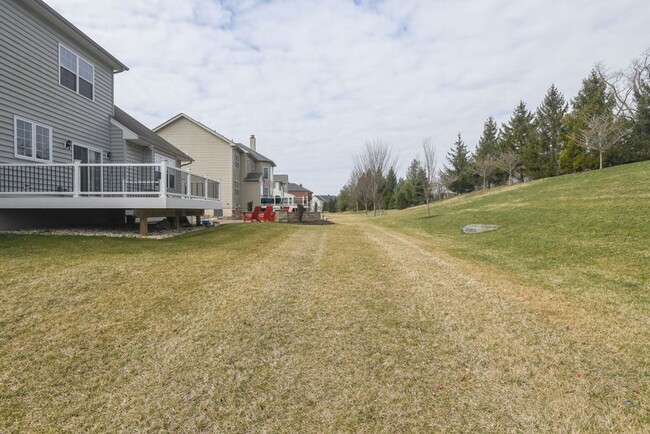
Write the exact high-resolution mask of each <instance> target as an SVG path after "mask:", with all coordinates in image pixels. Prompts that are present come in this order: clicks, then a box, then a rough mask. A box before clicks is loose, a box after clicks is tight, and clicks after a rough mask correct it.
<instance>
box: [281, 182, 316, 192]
mask: <svg viewBox="0 0 650 434" xmlns="http://www.w3.org/2000/svg"><path fill="white" fill-rule="evenodd" d="M287 190H288V191H308V192H309V193H311V190H310V189H308V188H305V187H303V186H302V185H300V184H294V183H293V182H290V183H289V187H288V188H287Z"/></svg>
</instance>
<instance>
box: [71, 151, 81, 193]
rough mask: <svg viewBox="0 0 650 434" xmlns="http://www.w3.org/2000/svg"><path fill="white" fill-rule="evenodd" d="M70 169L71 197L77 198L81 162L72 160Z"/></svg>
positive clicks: (79, 188)
mask: <svg viewBox="0 0 650 434" xmlns="http://www.w3.org/2000/svg"><path fill="white" fill-rule="evenodd" d="M73 164H74V166H73V167H72V197H79V193H80V192H81V160H74V163H73Z"/></svg>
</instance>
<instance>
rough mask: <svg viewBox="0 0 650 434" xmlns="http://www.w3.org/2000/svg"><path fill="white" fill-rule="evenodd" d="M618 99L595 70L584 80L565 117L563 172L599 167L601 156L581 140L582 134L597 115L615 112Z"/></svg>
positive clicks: (562, 155)
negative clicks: (579, 139)
mask: <svg viewBox="0 0 650 434" xmlns="http://www.w3.org/2000/svg"><path fill="white" fill-rule="evenodd" d="M613 108H614V99H613V98H612V96H611V94H610V93H609V92H608V91H607V84H606V83H605V81H604V80H603V79H602V78H601V77H600V76H599V75H598V73H597V72H596V71H595V70H592V71H591V73H590V74H589V76H588V77H587V78H585V79H584V80H582V88H581V89H580V91H578V94H577V95H576V97H575V98H574V99H573V100H572V101H571V112H570V113H569V114H568V115H567V116H566V117H565V121H564V124H565V126H566V129H567V140H566V146H565V147H564V150H563V151H562V154H561V155H560V172H562V173H572V172H578V171H582V170H586V169H595V168H597V167H598V158H597V156H596V155H595V154H594V153H590V152H588V151H587V150H585V149H584V148H583V147H581V146H579V145H578V143H577V140H578V137H579V135H580V133H581V132H582V131H584V129H585V128H586V127H587V120H588V119H590V118H592V117H593V116H598V115H604V114H611V113H612V109H613Z"/></svg>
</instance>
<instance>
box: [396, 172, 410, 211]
mask: <svg viewBox="0 0 650 434" xmlns="http://www.w3.org/2000/svg"><path fill="white" fill-rule="evenodd" d="M412 199H413V185H412V184H411V183H410V182H409V181H405V180H404V179H403V178H400V179H399V181H398V182H397V187H396V188H395V195H394V196H393V204H392V207H393V208H397V209H404V208H407V207H408V206H409V205H410V204H411V202H412Z"/></svg>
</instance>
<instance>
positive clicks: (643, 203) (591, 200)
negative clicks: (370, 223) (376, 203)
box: [375, 162, 650, 310]
mask: <svg viewBox="0 0 650 434" xmlns="http://www.w3.org/2000/svg"><path fill="white" fill-rule="evenodd" d="M426 216H427V210H426V206H420V207H417V208H412V209H407V210H404V211H395V212H391V213H389V214H388V215H386V216H384V217H381V218H378V219H376V220H375V221H376V224H379V225H382V226H385V227H390V228H394V229H398V230H400V231H403V232H405V233H411V234H413V235H416V236H418V237H427V238H428V239H429V240H430V242H431V245H432V246H435V248H436V249H442V250H445V251H447V252H448V253H450V254H452V255H454V256H456V257H461V258H464V259H468V260H471V261H474V262H477V263H482V264H488V265H492V266H494V267H497V268H499V269H501V270H505V271H507V272H509V273H511V274H512V275H513V276H516V277H517V278H518V279H521V280H526V281H529V282H535V283H537V284H542V285H544V286H546V287H547V288H551V289H553V290H556V291H562V292H564V293H567V294H573V295H580V294H582V293H584V294H585V297H586V298H593V297H594V296H595V295H596V294H598V293H602V294H606V295H607V297H606V298H607V299H610V298H611V299H615V300H616V303H619V302H625V303H630V304H634V305H636V307H639V308H642V309H644V310H647V308H648V301H649V294H650V287H649V283H648V280H649V277H650V162H643V163H637V164H630V165H625V166H618V167H613V168H609V169H605V170H601V171H592V172H585V173H579V174H573V175H567V176H560V177H555V178H548V179H543V180H539V181H534V182H530V183H525V184H520V185H515V186H512V187H502V188H498V189H494V190H488V191H485V192H477V193H473V194H469V195H466V196H462V197H456V198H453V199H449V200H446V201H443V202H438V203H436V204H434V205H432V206H431V217H430V218H427V217H426ZM471 223H484V224H497V225H499V226H500V228H499V230H497V231H493V232H486V233H482V234H473V235H467V234H463V233H462V232H461V228H462V227H463V226H465V225H467V224H471Z"/></svg>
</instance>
